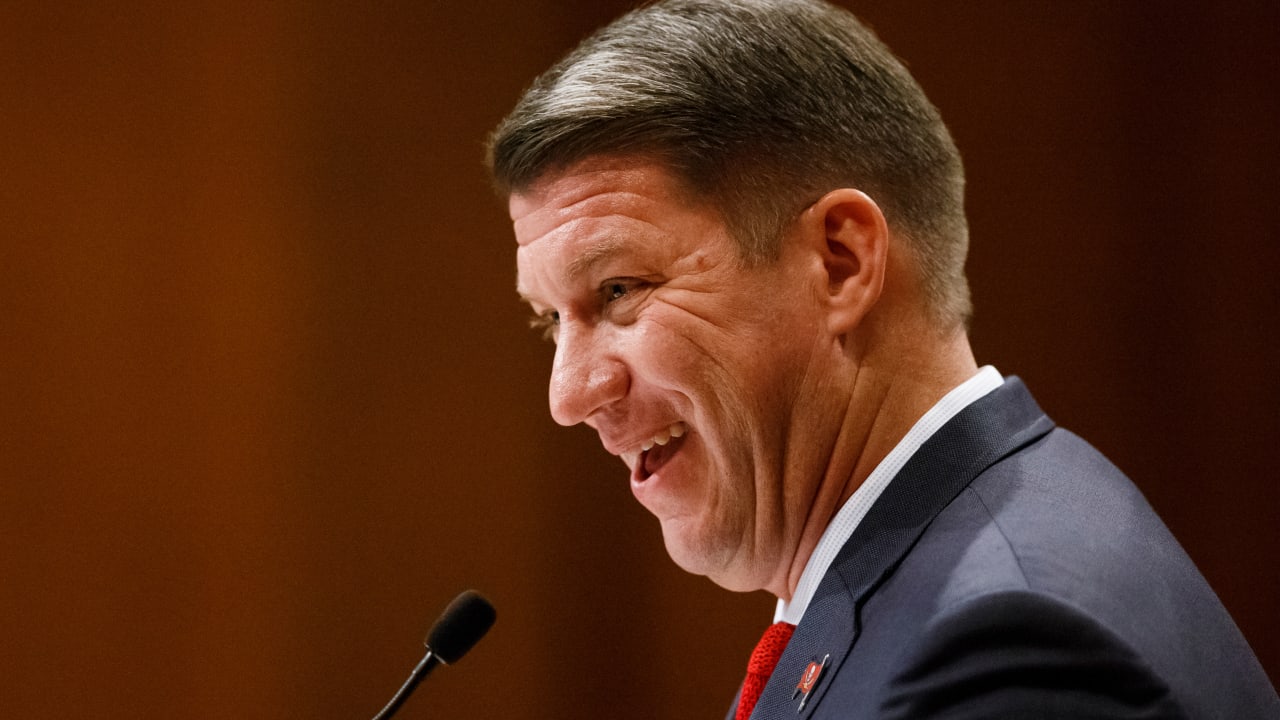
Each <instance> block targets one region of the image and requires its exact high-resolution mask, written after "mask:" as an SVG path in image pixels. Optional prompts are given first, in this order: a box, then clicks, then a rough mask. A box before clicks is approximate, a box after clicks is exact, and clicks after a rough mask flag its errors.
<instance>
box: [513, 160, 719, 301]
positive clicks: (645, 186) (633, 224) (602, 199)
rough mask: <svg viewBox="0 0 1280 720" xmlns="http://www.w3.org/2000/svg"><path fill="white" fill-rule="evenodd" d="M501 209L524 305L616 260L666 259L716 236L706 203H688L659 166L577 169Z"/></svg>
mask: <svg viewBox="0 0 1280 720" xmlns="http://www.w3.org/2000/svg"><path fill="white" fill-rule="evenodd" d="M509 207H510V211H511V218H512V221H513V224H514V227H515V235H516V242H517V243H518V244H519V246H520V247H519V249H518V251H517V264H518V271H519V276H518V281H517V290H519V292H520V293H521V294H522V295H524V296H525V297H526V298H528V297H530V296H534V295H538V294H540V293H539V292H537V291H538V290H540V288H539V287H538V286H539V285H541V284H543V283H546V282H560V281H572V280H574V279H576V278H577V277H579V276H582V275H585V274H587V272H588V271H589V270H591V269H592V268H593V267H596V266H598V265H602V264H606V263H608V262H609V261H610V260H613V259H617V258H620V257H628V258H632V259H634V256H635V255H636V254H638V253H642V254H644V255H645V256H646V261H647V264H654V263H661V262H662V261H664V260H670V259H673V258H674V257H675V256H677V255H681V254H684V253H687V252H689V251H691V250H694V251H696V247H694V246H696V244H698V241H699V240H705V239H706V238H707V237H708V236H709V235H713V234H718V233H720V232H721V231H722V230H723V225H722V224H721V223H720V216H719V213H718V212H717V211H715V210H714V209H713V208H712V207H711V205H710V204H709V203H705V202H696V201H694V200H693V199H692V194H691V193H689V192H688V191H687V190H685V189H684V186H683V185H682V183H680V182H679V181H678V180H677V179H676V178H675V176H673V175H672V174H671V173H670V172H669V171H668V170H666V169H665V168H664V167H663V166H661V165H659V164H657V163H654V162H648V161H643V160H635V159H618V158H596V159H590V160H587V161H583V162H580V163H578V164H576V165H573V166H570V167H569V168H567V169H565V170H562V171H559V172H556V173H554V174H552V175H549V176H546V177H544V178H543V179H541V180H539V181H538V182H537V183H536V184H535V185H534V186H533V187H531V188H529V189H528V190H526V191H523V192H519V193H515V194H513V195H512V196H511V198H510V200H509ZM684 245H691V247H684ZM651 269H656V268H651Z"/></svg>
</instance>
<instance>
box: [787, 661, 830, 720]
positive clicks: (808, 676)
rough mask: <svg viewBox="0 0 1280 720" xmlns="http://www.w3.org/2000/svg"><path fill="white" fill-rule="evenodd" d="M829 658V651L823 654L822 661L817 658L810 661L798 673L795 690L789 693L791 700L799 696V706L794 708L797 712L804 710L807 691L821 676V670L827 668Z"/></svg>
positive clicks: (807, 700) (810, 689)
mask: <svg viewBox="0 0 1280 720" xmlns="http://www.w3.org/2000/svg"><path fill="white" fill-rule="evenodd" d="M830 659H831V655H830V653H828V654H826V655H823V656H822V662H818V661H817V660H814V661H812V662H810V663H809V665H808V666H807V667H805V669H804V672H803V673H802V674H801V675H800V682H798V683H796V689H795V692H793V693H791V699H792V700H795V699H796V698H800V706H799V707H797V708H796V712H797V713H798V712H800V711H801V710H804V706H805V703H807V702H809V693H811V692H813V688H814V687H816V686H817V684H818V680H819V679H821V678H822V671H823V670H826V669H827V661H828V660H830Z"/></svg>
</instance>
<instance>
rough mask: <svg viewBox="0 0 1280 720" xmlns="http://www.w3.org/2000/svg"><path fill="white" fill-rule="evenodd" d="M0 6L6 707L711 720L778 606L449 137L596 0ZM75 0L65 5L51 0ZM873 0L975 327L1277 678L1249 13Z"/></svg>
mask: <svg viewBox="0 0 1280 720" xmlns="http://www.w3.org/2000/svg"><path fill="white" fill-rule="evenodd" d="M50 5H51V4H46V3H37V2H25V3H24V2H10V3H5V4H3V5H0V273H2V277H3V283H2V285H0V479H2V484H0V538H3V549H0V577H2V579H3V582H2V588H0V618H2V620H0V622H3V633H2V635H0V715H3V716H5V717H18V716H31V717H98V718H114V717H119V718H138V717H184V718H230V717H235V718H282V717H308V718H311V717H317V718H318V717H324V718H352V717H367V716H371V715H372V714H373V713H374V712H375V711H376V710H377V709H378V708H380V707H381V705H382V703H383V702H384V701H385V700H386V699H387V698H388V697H389V695H390V694H391V692H392V691H393V690H394V689H395V687H396V686H397V685H398V684H399V683H400V681H401V680H402V679H403V678H404V676H405V675H406V674H407V672H408V670H409V668H410V667H411V666H412V665H413V663H414V662H415V661H416V660H417V658H418V653H419V652H420V645H419V639H420V636H421V635H422V633H423V631H424V630H425V628H426V626H427V625H428V624H429V621H430V620H431V619H433V618H434V616H435V614H436V613H437V612H438V610H439V609H440V608H441V607H442V606H443V605H444V604H445V603H446V602H447V601H448V600H449V599H450V598H451V597H452V596H453V595H454V594H455V593H456V592H457V591H458V590H461V589H463V588H465V587H471V586H474V587H477V588H480V589H483V590H484V591H486V592H487V593H488V594H490V595H491V597H492V598H493V599H494V602H495V603H496V604H497V606H498V608H499V613H500V618H499V622H498V625H497V626H496V627H495V629H494V631H493V633H492V635H491V637H490V638H489V639H488V640H486V641H485V642H484V643H483V644H482V645H481V646H480V647H479V648H477V650H476V651H475V652H474V653H473V654H472V655H470V656H469V657H468V658H466V660H464V661H463V663H462V665H461V666H460V667H457V668H450V669H448V670H446V671H444V672H441V673H440V674H438V675H437V676H436V677H434V678H432V679H431V680H430V681H428V686H427V687H426V688H424V690H425V691H424V692H421V696H420V697H418V698H415V700H414V701H413V702H412V703H411V704H410V706H409V708H407V710H406V711H405V713H404V715H405V717H436V718H449V717H481V718H514V719H521V718H584V719H585V718H601V717H609V718H654V717H661V718H686V717H687V718H695V717H719V715H720V713H721V712H722V711H723V708H724V707H725V706H726V705H727V703H728V701H729V698H730V697H731V695H732V694H733V692H734V690H735V688H736V684H737V682H738V678H739V673H740V671H741V669H742V666H743V663H744V660H745V656H746V654H747V652H748V650H749V648H750V646H751V645H752V643H753V642H754V640H755V637H756V636H757V634H758V632H759V630H760V628H761V627H762V626H763V625H764V624H765V623H766V622H767V621H768V619H769V615H770V612H771V606H772V603H771V601H770V599H769V598H767V597H765V596H763V595H761V594H754V595H747V596H743V595H734V594H730V593H727V592H725V591H722V590H720V589H718V588H716V587H715V586H713V585H712V584H710V583H709V582H707V581H705V580H703V579H700V578H695V577H691V576H686V575H684V574H683V573H681V572H680V571H679V570H677V569H676V568H674V566H672V565H671V563H670V562H669V561H668V560H667V558H666V557H665V554H664V552H663V550H662V548H661V542H660V536H659V533H658V529H657V525H656V523H655V522H653V521H652V520H651V519H650V518H649V517H648V516H647V515H646V514H645V512H644V511H643V510H642V509H641V508H640V507H639V506H638V505H637V504H636V503H635V502H634V500H633V499H632V498H631V496H630V493H629V492H628V490H627V487H626V483H625V481H624V474H623V470H622V468H621V465H620V464H619V463H618V462H617V461H616V460H613V459H612V458H609V457H607V456H606V455H605V453H604V452H603V451H602V450H600V449H599V447H598V443H597V441H596V440H595V439H594V437H593V436H592V434H591V433H590V432H589V431H586V430H583V429H581V428H578V429H573V430H564V429H561V428H558V427H556V426H555V425H554V424H553V423H552V422H551V420H550V418H549V417H548V414H547V412H546V409H545V397H544V376H545V373H546V371H547V368H548V365H549V360H550V350H549V348H548V347H547V346H544V345H542V344H541V343H540V342H539V341H538V340H536V339H535V337H534V336H533V334H532V333H530V332H529V331H528V330H527V329H526V328H525V326H524V310H523V309H522V308H521V307H520V306H519V305H518V303H517V302H516V299H515V296H514V292H513V268H514V243H513V242H512V241H511V238H510V230H509V228H508V226H507V223H506V219H505V210H504V208H503V207H502V206H501V204H500V203H498V202H497V201H495V200H494V199H493V198H492V197H491V196H490V194H489V191H488V188H487V180H486V178H485V175H484V173H483V171H482V168H481V155H482V150H481V146H482V142H483V138H484V136H485V134H486V132H487V131H488V129H489V128H490V127H492V126H493V124H494V123H496V122H497V120H498V119H499V118H500V117H501V116H502V114H503V113H504V112H505V111H506V110H507V109H508V108H509V107H510V105H511V104H512V103H513V102H514V100H515V98H516V96H517V94H518V93H519V91H520V89H521V88H522V87H523V86H524V85H525V84H526V83H527V82H528V81H529V80H530V79H531V78H532V77H533V75H534V74H536V72H538V71H539V70H541V69H542V68H544V67H545V66H546V65H548V64H549V63H550V62H551V61H552V60H553V59H555V58H556V57H557V56H559V55H560V54H561V53H562V52H563V51H565V50H567V49H568V47H570V46H571V45H572V44H573V42H575V41H576V40H577V39H578V38H579V37H581V36H582V35H583V34H584V33H585V32H587V31H588V30H589V29H591V28H593V27H595V26H596V25H598V24H600V23H602V22H604V21H605V20H607V19H608V18H610V17H612V16H613V15H615V14H616V13H617V12H618V11H619V10H620V9H621V8H622V7H623V6H624V5H625V3H623V2H616V1H611V2H598V1H588V0H579V1H578V2H552V1H550V0H540V1H530V0H504V1H501V2H468V3H444V2H437V3H432V2H421V1H420V0H419V1H414V2H388V3H374V4H368V3H345V4H344V3H320V4H312V3H304V2H297V1H296V0H295V1H294V2H282V3H258V2H240V3H224V2H209V1H207V0H206V1H204V2H199V1H197V2H183V3H164V2H133V3H129V2H126V3H123V4H117V3H69V4H62V5H61V7H50ZM77 5H78V6H77ZM1277 7H1278V6H1277V4H1276V3H1274V2H1271V1H1270V0H1262V1H1259V2H1237V3H1218V2H1216V0H1204V1H1203V2H1181V3H1169V2H1154V1H1151V2H1146V1H1139V0H1133V1H1131V2H1119V3H1117V2H1101V1H1099V2H1073V3H1060V2H1047V1H1046V2H1033V1H1031V0H1026V1H1023V2H1014V1H1011V0H1003V1H1000V2H996V1H995V0H984V1H978V2H963V3H962V2H939V3H934V2H924V1H923V0H911V1H904V0H875V1H873V0H867V1H866V2H861V3H858V9H859V11H860V12H861V14H862V15H863V16H864V17H865V18H866V19H867V20H869V21H870V22H871V23H872V24H873V25H874V26H875V27H876V28H877V29H878V30H879V32H880V33H881V35H882V36H883V37H884V38H885V39H886V40H887V41H888V42H889V44H890V45H891V46H892V47H894V48H895V49H896V50H897V51H898V52H899V53H900V54H901V55H902V56H904V57H905V58H907V60H908V61H909V63H910V65H911V67H912V69H913V70H914V72H915V73H916V74H917V76H918V77H919V78H920V79H921V81H922V83H923V84H924V86H925V88H926V89H927V90H928V91H929V92H930V94H931V96H932V97H933V98H934V100H935V102H936V103H937V104H938V105H939V107H940V108H941V109H942V111H943V114H944V116H945V117H946V118H947V119H948V121H949V122H950V124H951V126H952V127H953V130H954V132H955V135H956V137H957V140H958V142H959V144H960V147H961V149H962V151H963V152H964V153H965V156H966V159H967V162H968V167H969V176H970V188H971V192H970V209H971V217H972V225H973V237H974V247H973V253H972V258H971V264H970V266H971V268H972V277H973V284H974V293H975V299H976V302H977V307H978V317H977V321H976V324H975V327H974V332H973V337H974V343H975V345H976V348H977V351H978V353H979V356H980V360H982V361H984V362H991V363H994V364H996V365H997V366H998V367H999V368H1000V369H1001V370H1002V371H1004V372H1006V373H1016V374H1019V375H1021V376H1023V377H1024V378H1025V379H1026V380H1027V381H1028V383H1029V384H1030V385H1031V387H1032V388H1033V390H1034V391H1035V392H1036V393H1037V395H1038V396H1039V399H1040V401H1041V403H1042V404H1043V405H1044V407H1045V408H1046V409H1047V410H1048V411H1049V412H1050V414H1052V415H1053V416H1054V417H1055V418H1056V419H1057V420H1058V421H1059V422H1061V423H1062V424H1064V425H1066V426H1068V427H1071V428H1073V429H1075V430H1076V431H1078V432H1080V433H1081V434H1082V435H1084V436H1085V437H1086V438H1089V439H1090V440H1091V441H1093V442H1094V443H1095V444H1096V445H1098V446H1099V447H1100V448H1101V449H1102V450H1103V451H1104V452H1106V453H1108V454H1109V455H1111V456H1112V458H1113V459H1115V460H1116V461H1117V462H1118V463H1119V464H1120V465H1121V466H1122V467H1124V468H1125V469H1126V470H1127V471H1128V472H1129V473H1130V474H1131V476H1132V477H1133V478H1134V479H1135V481H1136V482H1137V483H1138V484H1139V485H1140V486H1141V487H1142V488H1143V490H1144V491H1145V492H1146V493H1147V494H1148V496H1149V497H1150V498H1151V500H1152V502H1153V504H1154V505H1155V506H1156V508H1157V509H1158V510H1159V511H1160V513H1161V514H1162V515H1163V516H1164V517H1165V519H1166V520H1167V521H1168V523H1169V524H1170V525H1171V526H1172V528H1173V530H1174V532H1175V533H1176V534H1177V535H1178V536H1179V537H1180V538H1181V539H1182V541H1183V542H1184V544H1185V545H1186V547H1187V549H1188V551H1189V552H1190V553H1191V555H1192V556H1193V557H1194V558H1195V559H1196V561H1197V562H1198V563H1199V564H1200V566H1201V567H1202V568H1203V570H1204V572H1205V574H1206V575H1207V576H1208V577H1209V579H1210V581H1211V582H1212V583H1213V584H1214V586H1215V587H1216V588H1217V589H1218V591H1219V593H1220V594H1221V596H1222V598H1223V600H1224V602H1225V603H1226V604H1227V606H1228V607H1229V608H1230V609H1231V611H1232V612H1233V613H1234V615H1235V617H1236V619H1237V621H1238V622H1239V624H1240V626H1241V627H1242V629H1243V630H1244V632H1245V634H1246V636H1247V637H1248V638H1249V639H1250V640H1251V642H1252V643H1253V645H1254V647H1255V649H1256V650H1257V652H1258V654H1259V656H1260V657H1261V658H1262V660H1263V662H1264V663H1265V664H1266V666H1267V668H1268V670H1269V671H1270V673H1271V674H1272V677H1273V678H1276V677H1277V674H1280V621H1278V620H1277V613H1276V612H1275V607H1276V605H1277V603H1278V602H1280V572H1277V570H1276V566H1277V563H1276V555H1277V552H1276V550H1277V546H1278V544H1280V543H1278V542H1277V541H1278V540H1280V531H1278V530H1277V518H1278V517H1280V488H1278V487H1277V480H1280V472H1278V470H1280V460H1278V459H1277V450H1276V443H1277V437H1278V436H1280V422H1278V421H1277V411H1276V406H1277V403H1280V383H1278V381H1277V379H1276V365H1277V363H1276V359H1275V356H1276V351H1277V349H1278V344H1277V339H1276V338H1277V334H1278V332H1280V321H1278V319H1277V317H1278V316H1277V305H1278V303H1277V300H1278V297H1277V295H1278V294H1280V293H1278V291H1277V281H1276V274H1277V272H1278V271H1280V242H1278V241H1280V232H1278V231H1277V221H1276V217H1277V216H1276V205H1277V200H1276V195H1277V187H1280V182H1277V181H1278V180H1280V172H1278V171H1277V160H1278V159H1280V147H1278V146H1280V142H1278V141H1277V134H1276V129H1277V127H1280V102H1278V98H1277V82H1278V80H1280V68H1278V67H1277V65H1278V62H1280V61H1278V60H1277V58H1278V57H1280V55H1278V54H1277V53H1276V47H1277V40H1278V39H1280V38H1277V30H1276V28H1278V27H1280V17H1278V15H1280V12H1278V11H1277Z"/></svg>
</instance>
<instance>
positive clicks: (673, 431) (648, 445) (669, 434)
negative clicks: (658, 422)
mask: <svg viewBox="0 0 1280 720" xmlns="http://www.w3.org/2000/svg"><path fill="white" fill-rule="evenodd" d="M684 433H685V426H684V423H682V422H678V423H674V424H672V426H671V427H669V428H667V429H666V430H659V431H658V432H657V433H656V434H655V435H654V436H653V437H651V438H649V439H648V440H646V441H645V442H644V443H642V444H641V445H640V450H641V451H643V452H648V451H649V450H652V449H653V446H654V445H666V444H667V443H669V442H671V438H678V437H683V436H684Z"/></svg>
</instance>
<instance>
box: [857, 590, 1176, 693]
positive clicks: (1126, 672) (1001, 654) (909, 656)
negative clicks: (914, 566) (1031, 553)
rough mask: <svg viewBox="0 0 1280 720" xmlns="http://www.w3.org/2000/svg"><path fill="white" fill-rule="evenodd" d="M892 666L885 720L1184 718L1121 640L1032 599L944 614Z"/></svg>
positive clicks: (1017, 597)
mask: <svg viewBox="0 0 1280 720" xmlns="http://www.w3.org/2000/svg"><path fill="white" fill-rule="evenodd" d="M896 665H897V667H896V669H895V671H894V672H893V674H892V678H891V680H890V682H889V684H888V685H887V686H886V688H885V693H884V696H883V697H882V705H881V707H882V709H883V711H884V716H885V717H890V718H899V717H900V718H919V717H938V716H945V717H956V718H962V717H1040V718H1054V717H1063V718H1066V717H1072V718H1074V717H1143V718H1182V717H1186V714H1185V712H1184V711H1183V710H1182V708H1181V707H1179V706H1178V704H1177V703H1176V701H1175V700H1174V698H1173V695H1172V693H1171V692H1170V690H1169V688H1168V686H1167V685H1165V683H1164V682H1163V681H1162V680H1161V679H1160V678H1159V676H1158V675H1157V674H1156V673H1155V672H1153V671H1152V669H1151V668H1150V667H1148V666H1147V664H1146V663H1145V662H1144V661H1143V660H1142V659H1141V657H1140V656H1138V655H1137V654H1136V653H1135V652H1134V651H1133V650H1132V649H1131V648H1130V647H1129V646H1128V645H1127V644H1126V643H1125V642H1124V641H1123V640H1121V639H1120V638H1119V637H1117V636H1116V635H1115V634H1113V633H1111V632H1110V631H1109V630H1107V629H1106V628H1105V627H1103V626H1102V625H1101V624H1099V623H1097V622H1096V621H1095V620H1094V619H1092V618H1091V617H1089V616H1088V615H1087V614H1086V613H1083V612H1081V611H1079V610H1078V609H1076V608H1074V607H1072V606H1070V605H1069V604H1067V603H1064V602H1062V601H1061V600H1059V599H1056V598H1053V597H1049V596H1046V595H1041V594H1038V593H1035V592H1029V591H1017V590H1010V591H1004V592H996V593H990V594H985V595H981V596H977V597H974V598H970V599H968V600H965V601H963V602H960V603H958V604H956V605H954V606H952V607H950V608H948V609H946V610H945V611H944V612H941V613H939V614H938V615H936V616H935V617H934V618H933V619H932V621H931V622H930V623H929V624H928V625H927V627H925V628H923V629H922V632H921V633H920V635H919V637H918V638H917V640H916V642H915V643H913V644H912V646H911V648H910V650H909V651H908V652H906V653H904V654H903V655H902V656H901V657H900V659H899V662H898V663H896Z"/></svg>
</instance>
